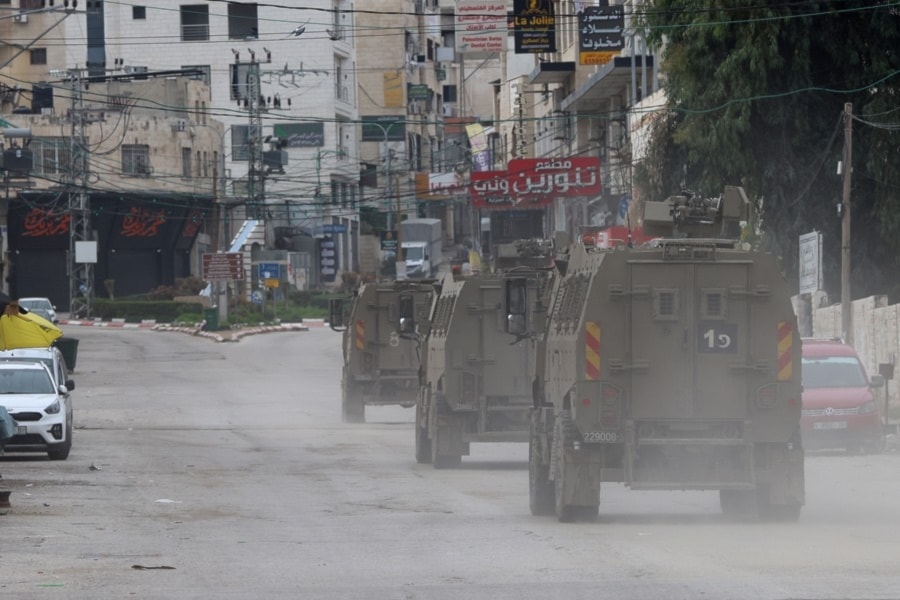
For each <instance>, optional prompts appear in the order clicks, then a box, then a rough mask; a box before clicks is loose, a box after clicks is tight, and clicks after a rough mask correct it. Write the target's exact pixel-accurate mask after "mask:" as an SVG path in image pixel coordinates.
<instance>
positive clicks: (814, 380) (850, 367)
mask: <svg viewBox="0 0 900 600" xmlns="http://www.w3.org/2000/svg"><path fill="white" fill-rule="evenodd" d="M865 385H867V384H866V376H865V374H864V373H863V368H862V365H861V364H860V363H859V360H858V359H857V358H856V357H854V356H817V357H814V358H804V359H803V387H804V388H850V387H863V386H865Z"/></svg>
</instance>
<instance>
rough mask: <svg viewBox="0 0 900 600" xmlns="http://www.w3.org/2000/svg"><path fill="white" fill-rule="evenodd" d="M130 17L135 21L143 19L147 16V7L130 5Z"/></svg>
mask: <svg viewBox="0 0 900 600" xmlns="http://www.w3.org/2000/svg"><path fill="white" fill-rule="evenodd" d="M131 18H132V19H134V20H135V21H143V20H144V19H146V18H147V7H146V6H132V7H131Z"/></svg>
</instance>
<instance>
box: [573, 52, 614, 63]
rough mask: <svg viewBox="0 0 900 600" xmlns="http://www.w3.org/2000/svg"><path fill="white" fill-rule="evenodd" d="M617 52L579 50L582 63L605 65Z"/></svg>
mask: <svg viewBox="0 0 900 600" xmlns="http://www.w3.org/2000/svg"><path fill="white" fill-rule="evenodd" d="M617 54H619V53H618V51H617V52H579V53H578V56H579V58H580V60H579V63H580V64H582V65H605V64H606V63H608V62H609V61H611V60H612V59H613V57H614V56H616V55H617Z"/></svg>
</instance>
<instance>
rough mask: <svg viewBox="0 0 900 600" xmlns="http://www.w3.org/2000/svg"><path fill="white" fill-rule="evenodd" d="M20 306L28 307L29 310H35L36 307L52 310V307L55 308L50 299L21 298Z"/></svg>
mask: <svg viewBox="0 0 900 600" xmlns="http://www.w3.org/2000/svg"><path fill="white" fill-rule="evenodd" d="M19 306H21V307H22V308H27V309H28V310H33V309H36V308H39V309H41V310H50V309H51V308H53V305H52V304H50V301H49V300H41V299H37V300H20V301H19Z"/></svg>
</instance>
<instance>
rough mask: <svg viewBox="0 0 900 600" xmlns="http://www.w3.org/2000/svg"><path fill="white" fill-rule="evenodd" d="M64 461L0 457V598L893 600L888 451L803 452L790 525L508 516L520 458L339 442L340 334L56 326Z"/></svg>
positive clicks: (385, 434) (515, 451) (373, 416)
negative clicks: (65, 389)
mask: <svg viewBox="0 0 900 600" xmlns="http://www.w3.org/2000/svg"><path fill="white" fill-rule="evenodd" d="M66 333H67V335H72V336H75V337H78V338H79V339H80V345H79V353H78V369H77V371H76V373H75V379H76V383H77V388H76V390H75V402H76V404H75V418H76V432H75V438H74V446H73V449H72V454H71V456H70V457H69V459H68V460H67V461H64V462H51V461H48V460H46V459H45V458H44V457H42V456H37V455H35V456H25V455H6V456H5V457H2V458H0V474H2V477H3V479H2V481H0V489H8V490H11V491H12V495H11V498H10V500H11V508H10V509H4V510H0V512H5V513H6V514H0V598H10V599H27V598H40V599H43V598H86V599H88V598H90V599H98V598H165V599H180V598H191V599H195V598H210V599H214V598H215V599H218V598H250V599H258V598H262V597H269V598H367V599H368V598H378V599H382V598H399V599H418V598H440V599H444V598H446V599H450V598H453V599H459V598H492V599H505V598H515V599H516V600H522V599H530V598H565V599H566V600H571V599H577V598H592V599H596V598H666V599H678V598H701V597H705V598H710V599H713V598H767V599H768V598H773V599H774V598H785V599H787V598H826V599H831V598H835V599H837V598H858V599H863V598H866V599H869V598H900V454H898V453H896V452H891V453H886V454H882V455H878V456H843V455H839V454H835V455H814V456H810V457H808V459H807V494H808V505H807V507H806V509H805V510H804V513H803V516H802V517H801V520H800V522H799V523H796V524H790V525H774V524H741V523H732V522H728V521H726V520H724V519H723V517H722V516H721V515H720V513H719V508H718V497H717V495H716V494H715V493H711V492H704V493H700V492H632V491H629V490H626V489H624V488H622V487H621V486H614V485H607V486H606V487H605V488H604V490H603V494H602V504H601V517H600V519H599V520H598V521H597V522H596V523H576V524H561V523H558V522H556V520H555V519H553V518H535V517H532V516H531V515H530V514H529V511H528V495H527V481H528V475H527V470H526V466H527V464H526V461H527V449H526V448H525V446H524V445H512V444H493V445H490V444H484V445H473V456H471V457H467V458H465V459H464V461H463V466H462V468H461V469H458V470H448V471H435V470H433V469H432V468H431V467H430V466H426V465H418V464H416V462H415V460H414V458H413V432H412V423H411V421H412V416H413V415H412V410H411V409H402V408H399V407H397V408H395V407H385V408H381V409H369V411H368V415H367V416H368V420H369V421H370V422H369V423H366V424H360V425H347V424H343V423H341V421H340V381H339V378H340V367H341V358H340V347H339V344H340V339H339V338H340V336H339V335H338V334H336V333H334V332H331V331H330V330H328V329H311V330H310V331H306V332H290V333H273V334H267V335H257V336H251V337H247V338H244V339H242V340H241V341H240V342H237V343H215V342H213V341H211V340H208V339H201V338H195V337H191V336H188V335H184V334H180V333H161V332H154V331H148V330H105V329H100V328H78V329H73V331H67V332H66Z"/></svg>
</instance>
